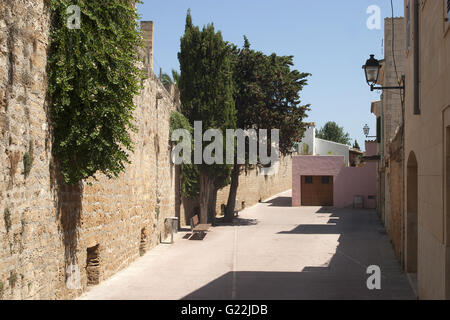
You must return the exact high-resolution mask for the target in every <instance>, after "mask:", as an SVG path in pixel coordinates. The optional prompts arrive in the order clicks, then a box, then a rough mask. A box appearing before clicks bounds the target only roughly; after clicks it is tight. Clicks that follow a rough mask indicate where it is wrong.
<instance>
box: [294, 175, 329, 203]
mask: <svg viewBox="0 0 450 320" xmlns="http://www.w3.org/2000/svg"><path fill="white" fill-rule="evenodd" d="M301 179H302V206H326V207H328V206H333V177H332V176H302V178H301Z"/></svg>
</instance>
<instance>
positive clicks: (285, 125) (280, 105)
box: [225, 37, 310, 221]
mask: <svg viewBox="0 0 450 320" xmlns="http://www.w3.org/2000/svg"><path fill="white" fill-rule="evenodd" d="M233 57H234V59H233V77H234V82H235V91H234V98H235V104H236V110H237V127H238V128H240V129H244V130H247V129H268V130H271V129H280V152H281V153H282V154H284V155H285V154H288V153H291V152H292V150H293V147H294V145H295V143H296V142H298V141H300V140H301V138H302V137H303V134H304V131H305V124H304V123H303V118H305V117H306V111H307V110H308V109H309V105H301V102H300V96H299V93H300V91H301V90H302V89H303V87H304V86H305V85H307V79H306V78H307V77H308V76H309V75H310V74H308V73H301V72H299V71H297V70H292V69H291V67H292V66H293V62H292V60H293V57H292V56H277V55H276V54H272V55H270V56H266V55H264V54H263V53H261V52H257V51H254V50H252V49H250V43H249V41H248V39H247V38H246V37H244V47H243V48H242V49H237V48H236V47H235V48H234V50H233ZM269 143H270V141H269ZM246 149H247V150H248V148H246ZM246 160H248V159H246ZM241 169H242V165H239V164H237V161H236V159H235V164H234V166H233V171H232V174H231V186H230V193H229V196H228V201H227V207H226V212H225V215H226V216H225V218H226V220H227V221H231V220H232V218H233V216H234V209H235V203H236V195H237V189H238V186H239V173H240V170H241Z"/></svg>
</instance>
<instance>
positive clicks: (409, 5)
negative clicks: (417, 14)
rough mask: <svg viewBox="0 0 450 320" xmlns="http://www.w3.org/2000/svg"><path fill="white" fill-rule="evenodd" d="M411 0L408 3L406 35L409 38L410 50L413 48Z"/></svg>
mask: <svg viewBox="0 0 450 320" xmlns="http://www.w3.org/2000/svg"><path fill="white" fill-rule="evenodd" d="M410 8H411V0H408V4H407V5H406V37H407V38H408V45H407V48H408V51H409V50H410V49H411V9H410Z"/></svg>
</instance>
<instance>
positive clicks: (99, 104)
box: [48, 0, 144, 184]
mask: <svg viewBox="0 0 450 320" xmlns="http://www.w3.org/2000/svg"><path fill="white" fill-rule="evenodd" d="M138 2H139V1H136V0H126V1H120V0H111V1H78V2H77V5H78V6H79V7H80V10H81V19H82V23H81V29H79V30H77V29H75V30H71V29H69V28H67V26H66V25H67V18H68V16H67V13H66V9H67V7H68V6H69V5H71V4H73V1H69V0H50V1H49V3H50V8H51V13H52V22H51V45H50V52H49V61H48V63H49V95H50V98H51V121H52V126H53V134H54V138H55V142H54V145H53V146H54V154H55V156H56V158H57V159H58V160H59V164H60V167H61V173H62V175H63V177H64V180H65V182H66V183H70V184H75V183H77V182H79V181H80V180H83V179H86V178H89V177H93V176H95V174H96V173H97V172H101V173H103V174H105V175H106V176H107V177H109V178H112V177H117V176H118V175H119V174H120V173H121V172H123V171H124V169H125V164H126V163H129V159H128V152H127V151H132V150H133V147H132V145H133V143H132V140H131V137H130V130H135V127H134V126H133V111H134V109H135V105H134V101H133V100H134V97H135V96H136V95H137V94H138V93H139V92H140V89H141V80H142V79H143V77H144V75H143V73H142V72H141V71H140V70H139V68H138V62H139V60H140V58H139V54H138V51H139V50H138V48H139V47H141V46H142V38H141V36H140V34H139V32H138V25H137V20H138V14H137V10H136V7H135V4H136V3H138Z"/></svg>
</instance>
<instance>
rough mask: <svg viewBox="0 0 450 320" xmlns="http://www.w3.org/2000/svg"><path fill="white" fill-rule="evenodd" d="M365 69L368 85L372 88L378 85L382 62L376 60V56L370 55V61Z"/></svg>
mask: <svg viewBox="0 0 450 320" xmlns="http://www.w3.org/2000/svg"><path fill="white" fill-rule="evenodd" d="M363 69H364V73H365V75H366V81H367V84H368V85H369V86H371V87H373V86H374V85H376V84H377V82H378V76H379V74H380V69H381V64H380V61H378V60H377V59H375V55H374V54H371V55H370V59H369V60H367V61H366V64H365V65H364V66H363Z"/></svg>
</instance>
